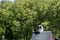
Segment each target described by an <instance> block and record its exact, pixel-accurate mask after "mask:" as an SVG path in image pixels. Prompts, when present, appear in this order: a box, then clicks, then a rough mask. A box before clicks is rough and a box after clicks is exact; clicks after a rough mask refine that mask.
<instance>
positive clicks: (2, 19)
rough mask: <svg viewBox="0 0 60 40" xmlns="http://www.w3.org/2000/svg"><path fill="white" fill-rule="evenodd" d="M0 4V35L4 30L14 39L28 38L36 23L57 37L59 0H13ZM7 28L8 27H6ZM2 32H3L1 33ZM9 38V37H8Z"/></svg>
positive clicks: (25, 39) (27, 39)
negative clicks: (12, 0)
mask: <svg viewBox="0 0 60 40" xmlns="http://www.w3.org/2000/svg"><path fill="white" fill-rule="evenodd" d="M1 4H2V5H0V28H1V29H0V30H2V31H0V35H1V36H2V35H3V34H5V35H7V34H6V31H9V33H10V34H11V33H12V32H13V33H12V34H13V38H14V39H16V40H29V39H30V38H31V34H32V31H33V30H36V27H37V25H39V24H42V25H44V28H45V30H50V31H52V32H53V36H56V37H59V36H60V35H59V33H60V25H59V24H60V22H59V21H60V1H59V0H15V1H14V2H9V1H4V0H3V1H2V2H1ZM7 28H9V29H7ZM2 32H3V34H2ZM9 40H10V39H9Z"/></svg>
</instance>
